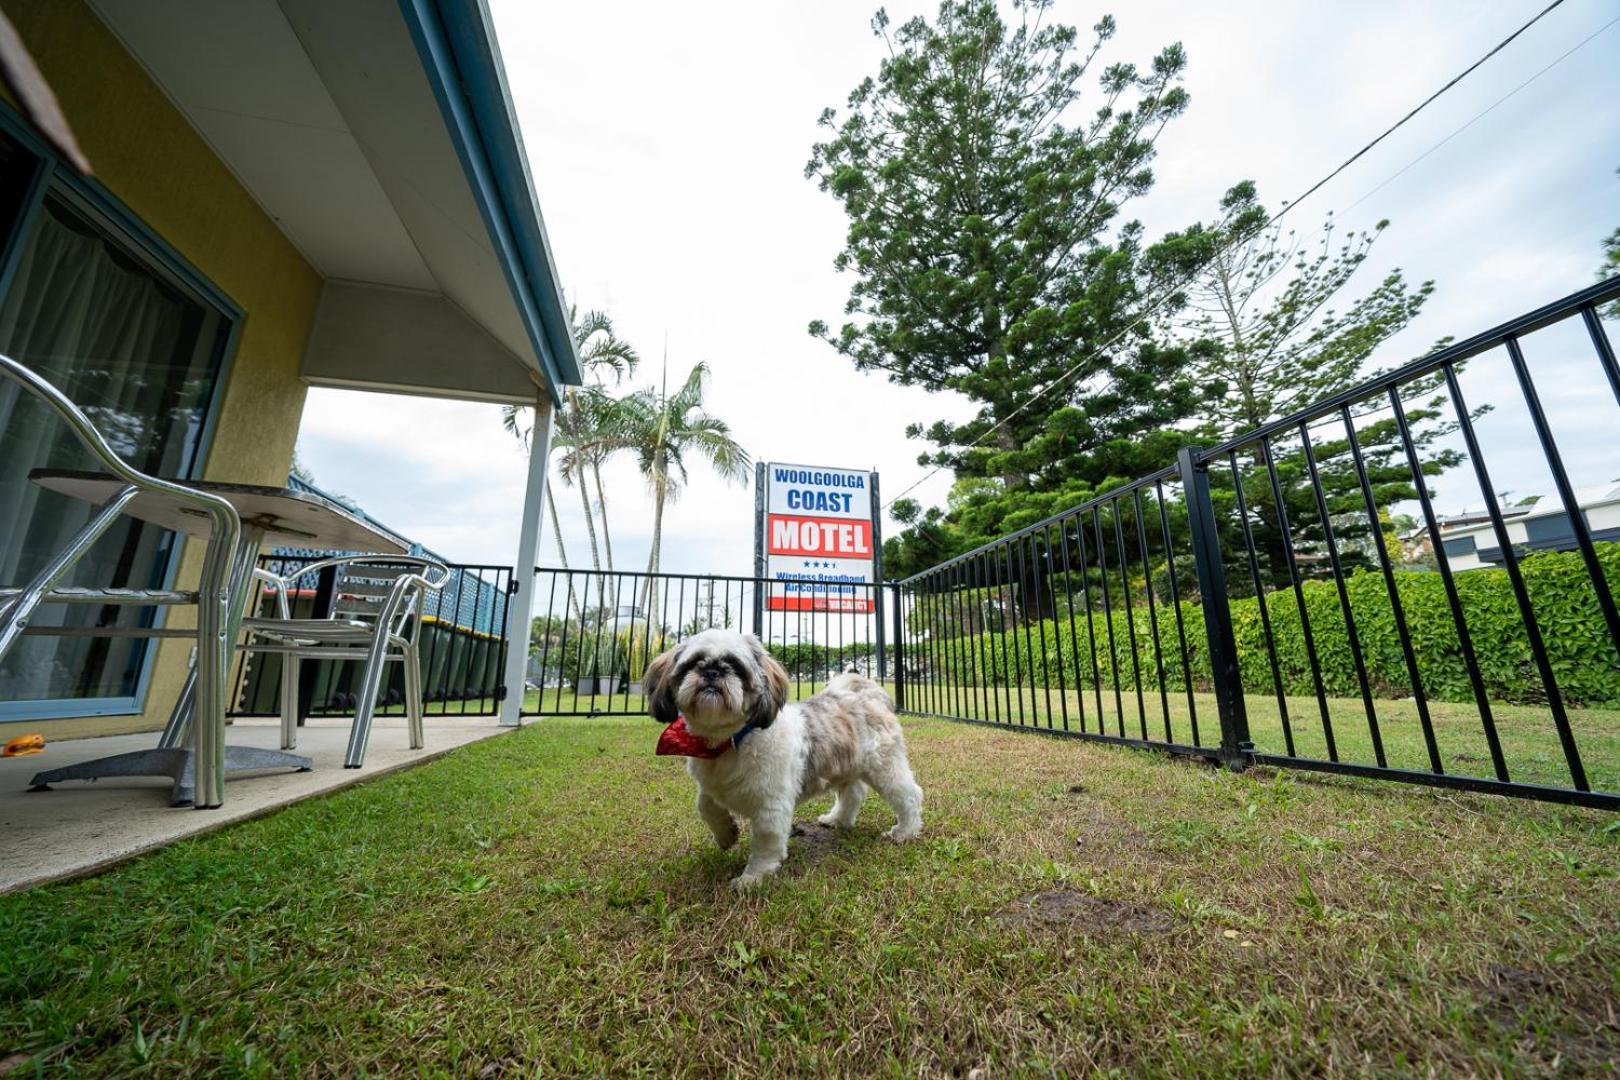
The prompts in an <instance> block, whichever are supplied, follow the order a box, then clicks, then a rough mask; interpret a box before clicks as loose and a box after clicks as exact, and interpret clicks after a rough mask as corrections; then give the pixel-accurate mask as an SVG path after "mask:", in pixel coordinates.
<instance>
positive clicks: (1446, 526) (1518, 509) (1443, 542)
mask: <svg viewBox="0 0 1620 1080" xmlns="http://www.w3.org/2000/svg"><path fill="white" fill-rule="evenodd" d="M1575 499H1576V502H1577V503H1578V504H1579V505H1580V508H1581V515H1582V517H1584V518H1585V520H1586V527H1587V529H1588V530H1589V531H1590V532H1591V534H1592V539H1593V540H1620V483H1615V484H1610V485H1608V486H1605V487H1599V488H1585V489H1581V490H1577V491H1576V492H1575ZM1500 513H1501V515H1502V518H1503V524H1504V525H1505V526H1506V528H1507V534H1508V540H1509V541H1511V542H1512V544H1513V551H1514V554H1516V555H1526V554H1530V553H1532V552H1537V551H1574V550H1575V548H1576V544H1575V532H1574V529H1573V528H1572V527H1571V524H1570V519H1569V515H1568V514H1567V513H1565V511H1564V504H1563V501H1562V500H1561V499H1559V498H1558V496H1557V495H1543V496H1540V497H1538V498H1536V499H1535V500H1534V501H1533V502H1531V503H1528V504H1526V505H1519V506H1504V507H1501V508H1500ZM1402 539H1403V540H1406V541H1407V543H1408V550H1417V549H1421V550H1422V551H1423V552H1425V553H1432V552H1433V550H1434V544H1433V539H1432V538H1431V537H1430V536H1429V530H1428V529H1427V528H1419V529H1417V530H1416V531H1414V532H1412V533H1409V534H1408V535H1407V536H1405V537H1402ZM1439 540H1440V548H1441V550H1442V551H1444V552H1445V554H1446V561H1447V563H1449V564H1450V566H1451V568H1452V569H1453V570H1478V569H1480V568H1481V567H1486V566H1501V565H1502V546H1501V544H1500V542H1499V541H1498V540H1497V537H1496V530H1495V529H1494V528H1492V526H1491V518H1490V514H1489V513H1488V512H1486V511H1484V510H1473V511H1466V512H1464V513H1461V514H1454V515H1452V516H1450V517H1443V518H1441V519H1440V537H1439Z"/></svg>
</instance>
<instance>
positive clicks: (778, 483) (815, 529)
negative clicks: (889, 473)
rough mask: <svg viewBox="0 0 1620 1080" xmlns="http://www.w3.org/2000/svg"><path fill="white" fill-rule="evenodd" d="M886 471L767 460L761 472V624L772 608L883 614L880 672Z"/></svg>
mask: <svg viewBox="0 0 1620 1080" xmlns="http://www.w3.org/2000/svg"><path fill="white" fill-rule="evenodd" d="M877 486H878V474H877V473H876V472H868V471H866V470H864V469H835V468H831V467H828V466H821V465H786V464H781V463H778V462H762V463H760V465H759V467H758V470H757V472H756V473H755V486H754V492H755V494H754V506H755V528H754V576H755V577H756V578H761V579H763V581H762V583H760V584H758V585H757V586H756V589H755V602H754V628H755V629H754V632H755V633H756V634H759V633H760V630H761V629H762V628H763V626H764V620H765V612H766V611H796V612H804V613H811V614H817V613H819V614H839V615H843V614H861V615H871V616H875V620H876V621H875V622H873V623H872V624H871V635H870V637H869V640H870V641H871V642H872V644H873V646H874V648H875V651H876V655H877V675H878V678H879V679H880V680H881V679H883V678H885V677H886V675H887V668H888V655H887V649H886V648H885V645H886V640H885V638H886V634H885V630H886V627H885V626H884V625H883V615H884V607H885V605H884V603H883V588H882V584H881V582H882V573H883V557H882V551H881V547H882V543H883V537H882V533H881V530H880V528H879V520H878V515H879V506H880V504H879V502H878V493H877Z"/></svg>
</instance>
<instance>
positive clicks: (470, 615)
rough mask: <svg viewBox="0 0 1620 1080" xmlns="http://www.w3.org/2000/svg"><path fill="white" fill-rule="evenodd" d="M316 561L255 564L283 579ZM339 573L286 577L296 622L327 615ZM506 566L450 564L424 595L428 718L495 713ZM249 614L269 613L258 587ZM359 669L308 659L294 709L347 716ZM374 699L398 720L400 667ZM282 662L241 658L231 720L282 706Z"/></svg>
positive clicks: (500, 692) (269, 601) (269, 603)
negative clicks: (438, 585)
mask: <svg viewBox="0 0 1620 1080" xmlns="http://www.w3.org/2000/svg"><path fill="white" fill-rule="evenodd" d="M319 558H321V557H318V556H307V557H304V556H299V557H291V556H287V557H280V556H273V555H267V556H264V557H262V558H261V559H260V560H259V565H260V566H261V567H263V568H264V569H266V570H269V571H270V572H272V573H274V574H278V575H281V576H283V577H286V576H289V575H292V574H295V573H297V572H298V570H299V568H300V567H304V566H309V565H311V564H312V563H315V562H317V561H319ZM336 581H337V575H336V571H335V569H333V568H327V569H325V570H319V571H315V572H314V573H310V574H303V575H299V576H298V577H296V578H293V579H292V586H293V587H292V595H291V596H289V597H288V601H289V606H290V608H291V613H292V615H293V617H294V618H323V617H325V616H327V615H329V614H331V610H332V608H331V605H332V598H333V591H334V586H335V585H336ZM511 582H512V568H511V567H509V566H474V565H459V564H452V565H450V579H449V581H448V582H446V584H445V586H444V588H443V589H441V590H439V591H438V592H437V593H431V594H429V595H428V596H427V598H426V602H425V603H424V605H423V609H422V610H423V615H422V642H421V656H422V694H423V698H424V699H425V702H426V711H427V713H428V714H429V715H455V716H493V715H495V714H496V713H497V712H498V711H499V710H500V703H501V700H502V699H503V698H504V697H505V695H506V691H505V687H504V686H503V685H502V678H503V672H504V670H505V669H504V663H505V656H506V616H507V605H508V604H509V603H510V602H511V594H512V591H511ZM248 610H249V611H250V612H253V613H256V614H259V615H262V616H273V615H274V614H275V613H276V601H275V596H274V594H273V592H268V591H267V587H266V586H265V585H264V584H263V583H258V584H256V589H255V592H254V595H253V599H252V602H251V605H250V607H249V608H248ZM361 667H362V665H361V664H359V663H357V662H354V661H342V660H317V661H307V662H305V663H304V664H302V665H301V669H300V671H299V698H300V705H301V707H300V710H299V713H298V715H299V716H300V717H304V716H341V715H344V714H347V713H351V712H352V711H353V709H354V703H355V699H356V697H357V696H358V695H359V686H358V683H357V680H358V679H359V678H360V675H361V671H360V668H361ZM385 678H386V679H387V680H388V681H387V682H385V683H384V685H383V692H382V695H381V696H380V697H379V699H378V708H377V711H378V713H379V714H380V715H384V716H391V715H403V714H404V712H405V696H404V695H405V678H404V673H403V672H402V671H401V670H400V667H399V665H397V664H392V665H389V668H388V671H387V673H386V675H385ZM280 679H281V657H280V656H278V655H276V654H274V653H268V654H262V655H259V654H244V657H243V659H242V661H241V662H240V663H239V665H238V667H237V671H236V680H235V684H234V686H233V693H232V696H231V702H232V711H231V713H230V715H232V716H274V715H277V713H278V712H279V709H280V704H279V693H280Z"/></svg>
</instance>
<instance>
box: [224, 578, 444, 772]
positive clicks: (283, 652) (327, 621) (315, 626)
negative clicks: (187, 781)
mask: <svg viewBox="0 0 1620 1080" xmlns="http://www.w3.org/2000/svg"><path fill="white" fill-rule="evenodd" d="M328 567H331V568H334V569H335V570H336V571H337V582H336V584H335V586H334V589H333V602H332V610H331V614H330V615H328V616H326V617H325V618H312V619H295V618H293V617H292V609H291V604H290V602H289V601H288V597H289V595H290V594H291V591H292V590H293V589H294V588H295V587H296V585H295V583H296V582H297V581H298V580H299V579H300V578H305V577H308V576H310V575H316V574H319V573H320V572H321V571H322V570H325V569H327V568H328ZM254 576H256V577H257V578H258V579H259V580H260V581H261V582H264V583H265V584H266V585H269V586H270V587H271V588H273V589H275V592H276V616H275V617H273V618H249V619H244V620H243V621H242V626H243V628H244V629H245V630H246V631H247V632H248V634H247V640H246V642H245V643H244V644H243V645H242V649H243V650H244V651H247V652H254V653H266V654H275V655H279V656H280V657H281V748H282V749H283V750H291V749H293V748H294V747H295V746H296V744H297V740H298V719H299V717H298V673H299V666H300V664H301V663H302V662H303V661H305V660H349V661H356V662H359V663H361V664H363V665H364V666H363V667H362V668H361V674H360V695H359V697H358V699H357V700H356V702H355V706H354V723H353V724H352V725H351V726H350V728H349V746H348V749H347V751H346V752H345V754H344V759H343V765H344V768H348V769H358V768H359V767H360V766H361V765H362V764H363V763H364V761H365V757H366V743H367V741H368V740H369V739H370V737H371V721H372V717H373V715H374V714H375V712H376V709H377V701H378V698H379V697H380V696H381V695H382V688H383V680H384V677H385V676H386V673H387V670H388V665H389V664H390V663H396V662H397V663H400V664H403V665H404V668H405V715H406V723H407V727H408V728H409V731H410V744H411V749H412V750H420V749H422V747H423V745H424V739H423V733H422V658H421V651H420V643H421V640H422V607H423V603H424V601H425V599H426V596H427V594H428V593H429V592H437V591H438V590H439V589H441V588H443V587H444V584H445V582H446V581H448V580H449V579H450V568H449V567H447V566H445V565H444V564H443V563H440V562H436V561H434V560H433V559H424V558H420V557H418V556H414V555H344V556H338V557H336V558H331V559H322V560H321V561H320V562H316V563H311V564H310V565H308V566H305V567H301V568H300V569H298V570H297V571H295V572H293V573H291V574H288V575H286V576H281V575H278V574H273V573H271V572H270V571H268V570H255V571H254Z"/></svg>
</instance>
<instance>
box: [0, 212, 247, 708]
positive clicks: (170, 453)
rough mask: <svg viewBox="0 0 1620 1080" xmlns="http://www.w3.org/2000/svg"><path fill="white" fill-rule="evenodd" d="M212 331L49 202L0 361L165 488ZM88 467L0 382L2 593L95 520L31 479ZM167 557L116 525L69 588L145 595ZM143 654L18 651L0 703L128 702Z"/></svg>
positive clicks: (69, 619)
mask: <svg viewBox="0 0 1620 1080" xmlns="http://www.w3.org/2000/svg"><path fill="white" fill-rule="evenodd" d="M220 328H221V320H220V318H219V317H218V316H217V315H216V314H214V313H212V312H210V311H208V310H207V309H205V308H203V307H202V306H201V305H200V304H198V303H197V302H196V301H194V300H192V299H190V298H189V297H187V296H185V295H183V294H182V293H180V292H179V291H178V290H177V289H175V288H173V287H171V286H170V285H169V284H167V283H166V282H164V281H162V280H161V279H159V278H158V277H157V276H156V275H155V274H154V273H153V272H152V271H150V270H148V269H146V268H145V267H143V266H142V265H141V264H140V263H139V262H137V261H136V260H135V259H134V258H133V257H131V256H130V255H129V254H127V253H126V252H125V250H124V249H123V248H122V247H121V246H120V245H119V243H118V242H117V241H116V240H115V239H114V238H113V237H112V236H111V235H109V234H107V233H106V232H104V231H103V230H102V229H100V228H99V227H98V226H97V225H95V224H93V223H92V222H91V221H90V220H89V219H88V218H87V217H85V216H83V215H81V214H80V213H79V212H77V211H76V210H75V209H74V208H72V207H71V206H69V205H68V204H67V203H66V202H65V201H64V200H62V199H60V198H59V197H57V196H55V195H52V196H49V197H47V199H46V202H45V205H44V207H43V209H42V211H41V213H40V214H39V215H38V218H37V221H36V222H35V224H34V226H33V229H32V235H31V236H30V237H29V239H28V241H27V246H26V249H25V251H24V253H23V255H22V257H21V262H20V264H19V266H18V268H17V270H16V273H15V274H14V276H13V278H12V281H11V283H10V285H9V286H8V288H7V289H6V292H5V295H4V296H3V297H0V351H3V352H5V353H6V354H7V355H9V356H11V357H13V358H15V359H17V360H20V361H22V362H23V363H25V364H27V365H28V366H29V367H31V368H33V369H34V370H35V371H37V372H39V373H40V374H41V375H43V376H44V377H45V378H46V379H49V380H50V381H51V382H52V383H53V384H54V385H55V386H56V387H57V388H58V389H60V390H61V391H62V392H63V393H64V394H66V395H67V397H68V398H69V399H70V400H72V401H73V402H75V403H76V404H77V405H78V406H79V407H80V408H81V409H83V410H84V411H85V413H86V414H87V415H88V416H89V417H90V419H91V422H92V423H94V424H95V425H96V427H97V428H99V429H100V430H101V432H102V433H103V434H104V435H105V436H107V439H108V441H109V442H110V443H111V444H112V445H113V447H114V448H115V449H116V450H117V451H118V452H119V453H120V455H122V456H123V457H124V458H125V459H126V460H127V461H129V462H130V463H131V464H132V465H134V466H135V467H136V468H139V469H142V470H143V471H146V472H149V473H154V474H156V475H160V476H174V475H177V474H178V473H179V472H180V471H181V470H182V469H183V468H184V466H185V465H186V462H187V458H188V456H189V454H190V453H192V452H194V450H195V444H196V439H197V436H198V432H199V431H200V428H201V424H202V416H203V410H204V408H205V407H206V404H207V400H208V396H209V392H210V390H211V388H212V384H213V380H214V378H215V376H216V374H217V361H218V356H219V336H220ZM96 467H97V461H96V459H95V457H94V456H93V455H91V454H90V453H89V452H88V451H87V450H85V449H84V447H83V446H81V445H80V443H79V442H78V440H77V439H76V438H75V437H74V435H73V434H72V433H71V431H70V430H69V429H68V428H67V427H66V425H65V424H64V423H63V422H62V421H61V420H60V419H59V418H58V417H57V415H56V413H55V412H54V411H52V410H50V409H48V408H47V407H45V406H44V405H43V404H42V403H40V402H39V401H38V400H37V399H35V398H33V397H32V396H30V395H25V394H24V393H23V392H22V391H21V390H20V389H19V388H17V387H16V385H15V384H9V385H8V384H6V383H3V382H0V584H20V583H21V582H23V581H25V580H27V578H28V577H30V576H31V575H32V574H33V573H35V572H37V571H38V569H39V567H40V566H41V565H42V564H43V563H44V562H45V561H46V560H48V559H49V558H50V557H51V555H52V554H53V553H55V552H57V551H59V550H61V549H62V548H63V547H64V546H66V544H67V542H68V541H69V539H70V538H71V537H72V536H73V534H74V533H75V532H76V531H77V530H78V529H79V528H80V527H81V526H82V525H83V524H84V523H85V521H86V520H87V519H88V518H89V516H90V514H91V513H92V507H90V506H89V505H88V504H86V503H82V502H79V501H78V500H74V499H69V498H67V497H65V496H61V495H56V494H53V493H51V492H47V491H44V490H43V489H41V488H39V487H38V486H36V485H34V484H32V483H30V482H29V480H28V473H29V471H30V470H31V469H36V468H58V469H94V468H96ZM170 544H171V539H170V538H169V536H168V534H166V533H164V532H163V531H162V530H160V529H157V528H153V527H150V526H142V525H140V524H138V523H136V522H133V521H129V522H122V523H120V524H118V525H116V526H115V527H114V528H113V529H112V530H111V531H109V532H108V534H107V535H105V536H104V537H102V539H101V540H100V541H99V542H98V543H97V544H96V546H95V548H94V549H93V550H92V551H91V552H90V553H89V554H88V555H86V556H85V558H84V560H83V561H81V562H80V563H79V565H78V567H77V569H76V570H75V572H74V574H73V577H72V579H71V581H72V583H73V584H78V585H92V586H128V587H133V588H143V587H152V586H154V585H157V584H159V583H160V580H161V578H162V575H163V571H164V569H165V567H166V565H167V562H168V555H169V548H170ZM42 614H43V616H44V617H46V618H50V619H52V620H55V621H58V622H64V623H68V624H70V625H84V624H88V623H94V622H95V621H96V620H98V619H102V618H104V617H110V616H111V615H112V614H113V613H112V611H111V609H93V608H74V609H63V608H60V607H55V608H47V609H45V611H44V612H43V613H42ZM123 617H124V618H130V617H131V616H130V614H125V615H124V616H123ZM144 648H145V646H144V644H143V643H141V642H139V641H132V640H129V639H111V640H107V639H100V640H95V641H89V640H85V639H68V638H26V639H24V640H23V641H22V642H20V643H19V644H18V645H17V647H16V648H15V649H14V650H13V651H12V653H11V655H10V656H8V657H7V658H6V660H5V662H4V663H3V664H0V701H6V700H10V701H19V700H41V699H58V698H76V697H106V696H111V697H122V696H128V695H130V694H132V693H133V692H134V679H135V677H136V675H137V674H138V672H139V669H140V662H141V658H142V656H143V655H144V653H143V649H144Z"/></svg>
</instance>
